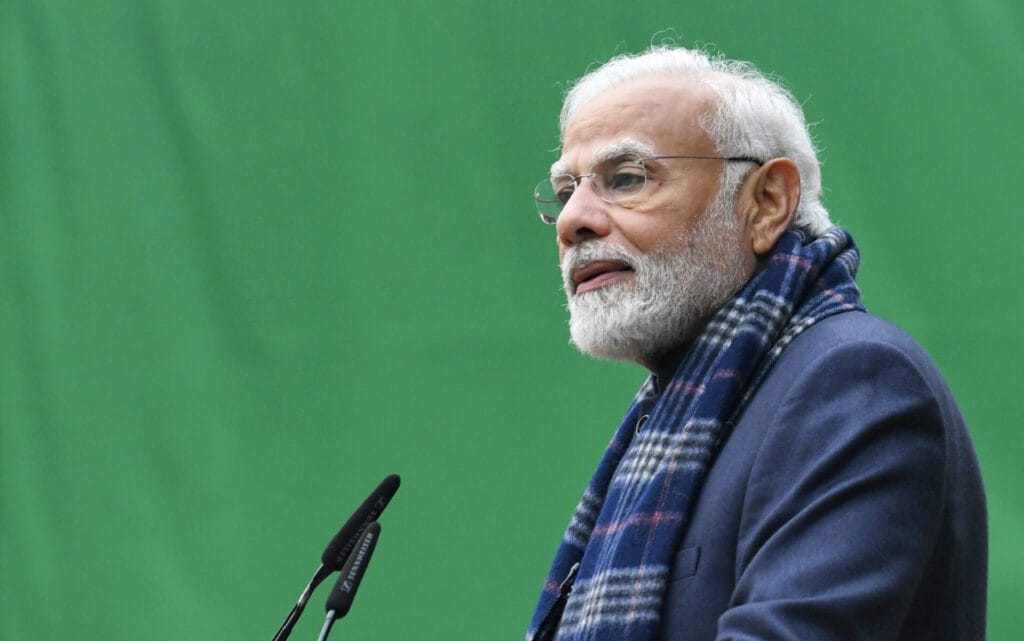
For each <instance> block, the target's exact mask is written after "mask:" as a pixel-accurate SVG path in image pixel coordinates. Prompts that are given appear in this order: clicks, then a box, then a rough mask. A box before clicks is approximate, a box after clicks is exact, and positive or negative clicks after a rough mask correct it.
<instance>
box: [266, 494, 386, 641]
mask: <svg viewBox="0 0 1024 641" xmlns="http://www.w3.org/2000/svg"><path fill="white" fill-rule="evenodd" d="M401 483H402V479H401V478H399V476H398V475H397V474H392V475H390V476H388V477H387V478H385V479H384V480H383V481H381V482H380V485H378V486H377V489H375V490H374V491H373V492H371V493H370V495H369V496H368V497H366V500H365V501H363V504H362V505H360V506H359V509H357V510H356V511H355V512H354V513H353V514H352V516H350V517H349V519H348V521H345V525H342V526H341V529H340V530H338V533H337V534H335V535H334V538H332V539H331V542H330V543H328V544H327V547H326V548H325V549H324V553H323V554H322V555H320V567H318V568H317V569H316V572H315V573H314V574H313V578H312V579H310V580H309V584H308V585H307V586H306V589H305V590H303V591H302V594H300V595H299V600H298V601H297V602H296V603H295V606H294V607H293V608H292V611H291V612H289V613H288V616H287V617H286V618H285V620H284V623H282V624H281V628H280V629H279V630H278V631H277V634H275V635H274V639H273V641H285V639H287V638H288V635H290V634H291V633H292V628H293V627H295V623H296V622H297V621H298V620H299V617H300V616H301V615H302V611H303V610H304V609H305V608H306V603H308V602H309V597H310V596H312V594H313V590H315V589H316V588H317V586H318V585H320V584H321V583H322V582H323V580H324V579H326V578H327V577H328V576H330V574H331V573H332V572H334V571H336V570H338V569H340V568H341V567H342V566H344V565H345V562H346V561H347V560H348V559H349V555H350V554H351V553H352V550H353V549H354V548H355V547H356V544H357V543H358V542H359V540H360V538H359V537H360V535H361V534H363V531H364V530H365V529H366V528H367V526H368V525H370V524H371V523H373V522H374V521H376V520H377V518H378V517H380V515H381V513H382V512H383V511H384V508H386V507H387V506H388V503H389V502H390V501H391V499H392V498H393V497H394V496H395V492H397V491H398V486H399V485H401Z"/></svg>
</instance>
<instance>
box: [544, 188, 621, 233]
mask: <svg viewBox="0 0 1024 641" xmlns="http://www.w3.org/2000/svg"><path fill="white" fill-rule="evenodd" d="M592 180H593V178H587V177H583V178H581V179H580V182H579V184H578V185H577V186H576V189H575V191H573V193H572V196H571V197H570V198H569V201H568V202H567V203H565V206H564V207H562V213H560V214H559V215H558V220H557V221H555V228H556V229H557V230H558V241H559V243H560V244H561V245H562V246H564V247H570V246H572V245H575V244H577V243H581V242H583V241H586V240H593V239H594V238H602V237H604V236H607V235H608V234H610V233H611V225H612V221H611V218H610V217H609V215H608V214H609V211H608V209H609V207H611V205H609V204H608V203H606V202H604V201H603V200H601V198H599V197H598V195H597V192H595V191H594V185H593V183H592V182H591V181H592Z"/></svg>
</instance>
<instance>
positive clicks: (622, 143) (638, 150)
mask: <svg viewBox="0 0 1024 641" xmlns="http://www.w3.org/2000/svg"><path fill="white" fill-rule="evenodd" d="M629 154H635V155H637V156H654V155H656V154H657V152H656V151H655V148H654V146H653V145H650V144H648V143H646V142H643V141H641V140H637V139H636V138H621V139H619V140H616V141H614V142H610V143H606V144H604V145H601V146H600V147H597V148H596V149H595V150H594V151H593V152H592V153H591V154H590V157H589V158H579V159H578V160H577V162H579V163H584V164H585V166H584V167H583V168H575V167H573V163H572V162H570V160H569V159H568V158H566V155H565V152H564V151H563V153H562V157H561V158H559V159H558V160H556V161H555V162H554V163H553V164H552V165H551V175H552V176H558V175H562V174H571V173H572V172H573V170H574V169H576V170H577V171H582V170H583V169H585V168H589V167H593V166H595V165H599V164H601V163H602V162H604V161H606V160H612V159H614V158H621V157H622V156H626V155H629ZM588 162H589V164H586V163H588Z"/></svg>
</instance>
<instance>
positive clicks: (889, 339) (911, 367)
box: [771, 311, 948, 394]
mask: <svg viewBox="0 0 1024 641" xmlns="http://www.w3.org/2000/svg"><path fill="white" fill-rule="evenodd" d="M849 361H853V362H854V363H856V364H857V365H858V367H857V368H856V369H857V370H864V371H866V372H867V373H869V374H873V375H874V376H876V377H880V376H883V375H884V374H883V371H882V370H885V369H901V368H907V369H908V371H911V372H913V373H914V374H916V376H919V377H920V378H921V379H922V380H923V381H924V382H926V383H927V384H928V387H930V388H933V391H935V392H938V393H942V394H947V393H948V389H947V388H946V385H945V382H944V380H943V378H942V375H941V374H940V372H939V370H938V367H937V366H936V364H935V362H934V361H933V360H932V358H931V357H930V356H929V355H928V353H927V352H926V351H925V350H924V348H923V347H921V345H919V344H918V343H917V341H915V340H914V339H913V337H911V336H910V335H909V334H907V333H906V332H904V331H903V330H902V329H900V328H899V327H897V326H896V325H893V324H892V323H890V322H889V321H886V320H884V319H881V318H879V317H877V316H874V315H873V314H870V313H867V312H862V311H850V312H843V313H840V314H835V315H832V316H829V317H827V318H824V319H822V320H820V321H818V322H817V323H815V324H814V325H812V326H810V327H809V328H807V329H806V330H804V331H803V332H802V333H801V334H800V335H799V336H797V337H796V339H794V340H793V342H792V343H791V344H790V345H789V346H788V347H786V349H785V350H784V351H783V352H782V354H781V355H780V357H779V360H778V362H777V363H776V364H775V366H774V367H773V371H772V372H771V375H773V376H774V375H778V374H782V375H783V376H786V377H790V376H793V375H795V374H796V373H797V372H800V371H804V372H809V371H814V370H821V371H822V372H825V373H827V372H828V371H831V370H835V369H836V368H840V367H841V366H842V365H843V364H844V363H847V362H849ZM847 373H849V372H847Z"/></svg>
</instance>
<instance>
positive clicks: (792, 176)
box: [742, 158, 800, 256]
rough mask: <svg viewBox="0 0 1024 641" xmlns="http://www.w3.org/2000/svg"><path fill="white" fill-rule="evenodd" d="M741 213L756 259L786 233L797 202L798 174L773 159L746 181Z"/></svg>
mask: <svg viewBox="0 0 1024 641" xmlns="http://www.w3.org/2000/svg"><path fill="white" fill-rule="evenodd" d="M744 192H745V193H744V194H743V195H744V199H743V202H744V207H743V210H742V211H743V212H744V215H745V216H746V218H747V233H748V239H749V240H750V246H751V248H752V249H753V250H754V254H756V255H757V256H763V255H765V254H767V253H768V252H770V251H771V250H772V248H773V247H775V243H776V241H778V240H779V237H780V236H782V234H784V233H785V232H786V230H787V229H789V224H790V222H792V220H793V214H794V213H795V212H796V206H797V204H798V203H799V202H800V170H798V169H797V168H796V164H795V163H794V162H793V161H792V160H790V159H789V158H773V159H772V160H769V161H768V162H766V163H765V164H763V165H761V166H760V167H758V168H757V169H756V170H754V172H753V173H751V174H750V176H748V177H747V189H745V190H744Z"/></svg>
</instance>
